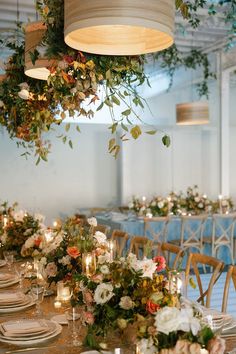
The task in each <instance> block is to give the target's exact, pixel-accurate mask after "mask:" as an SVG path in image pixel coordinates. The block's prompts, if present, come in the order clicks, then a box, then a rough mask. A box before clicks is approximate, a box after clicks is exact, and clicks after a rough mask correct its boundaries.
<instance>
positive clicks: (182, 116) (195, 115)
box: [176, 101, 209, 125]
mask: <svg viewBox="0 0 236 354" xmlns="http://www.w3.org/2000/svg"><path fill="white" fill-rule="evenodd" d="M176 123H177V124H178V125H201V124H208V123H209V106H208V102H201V101H199V102H189V103H181V104H177V105H176Z"/></svg>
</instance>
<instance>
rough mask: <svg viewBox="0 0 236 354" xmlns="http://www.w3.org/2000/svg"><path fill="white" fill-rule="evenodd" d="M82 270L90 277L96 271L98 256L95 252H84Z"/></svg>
mask: <svg viewBox="0 0 236 354" xmlns="http://www.w3.org/2000/svg"><path fill="white" fill-rule="evenodd" d="M82 271H83V273H84V274H85V275H86V276H87V277H90V276H91V275H93V274H94V273H95V271H96V258H95V254H94V253H83V254H82Z"/></svg>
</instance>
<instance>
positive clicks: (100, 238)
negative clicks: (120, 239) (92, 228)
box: [93, 231, 107, 243]
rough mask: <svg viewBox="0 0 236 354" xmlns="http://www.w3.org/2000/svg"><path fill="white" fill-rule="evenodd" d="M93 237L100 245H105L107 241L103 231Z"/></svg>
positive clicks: (97, 232)
mask: <svg viewBox="0 0 236 354" xmlns="http://www.w3.org/2000/svg"><path fill="white" fill-rule="evenodd" d="M93 237H94V238H95V239H96V240H97V242H98V243H105V242H106V240H107V237H106V235H105V234H104V233H103V232H101V231H96V232H95V235H93Z"/></svg>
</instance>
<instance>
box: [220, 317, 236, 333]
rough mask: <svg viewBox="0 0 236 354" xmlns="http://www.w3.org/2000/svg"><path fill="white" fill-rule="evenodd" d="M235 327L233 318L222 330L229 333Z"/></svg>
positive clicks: (235, 322) (235, 321)
mask: <svg viewBox="0 0 236 354" xmlns="http://www.w3.org/2000/svg"><path fill="white" fill-rule="evenodd" d="M234 327H236V320H235V319H234V318H231V321H230V322H228V323H226V324H224V327H223V329H222V331H223V332H225V331H229V330H230V329H232V328H234Z"/></svg>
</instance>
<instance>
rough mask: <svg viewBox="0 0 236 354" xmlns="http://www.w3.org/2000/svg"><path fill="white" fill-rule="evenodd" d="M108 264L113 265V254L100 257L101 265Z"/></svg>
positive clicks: (107, 253)
mask: <svg viewBox="0 0 236 354" xmlns="http://www.w3.org/2000/svg"><path fill="white" fill-rule="evenodd" d="M106 262H107V263H111V254H110V253H109V252H106V253H104V254H101V255H100V256H98V263H99V264H104V263H106Z"/></svg>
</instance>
